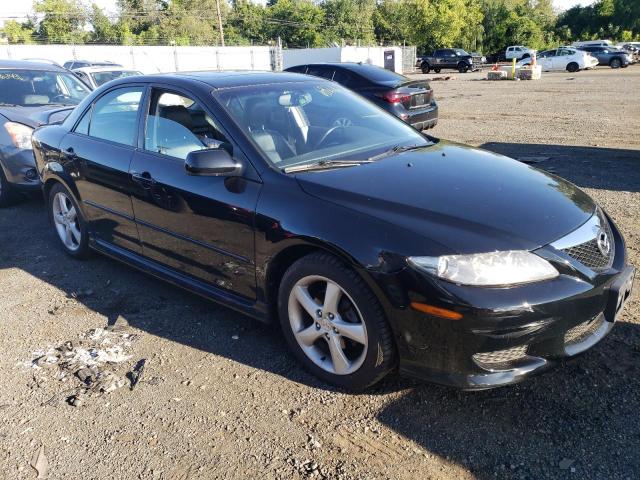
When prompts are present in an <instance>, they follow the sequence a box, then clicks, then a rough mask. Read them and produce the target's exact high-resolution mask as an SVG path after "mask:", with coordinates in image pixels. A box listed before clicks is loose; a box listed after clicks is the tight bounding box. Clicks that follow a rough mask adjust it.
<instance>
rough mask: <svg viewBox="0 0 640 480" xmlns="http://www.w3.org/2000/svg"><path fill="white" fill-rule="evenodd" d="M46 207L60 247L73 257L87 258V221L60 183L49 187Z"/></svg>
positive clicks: (69, 193) (71, 196) (88, 251)
mask: <svg viewBox="0 0 640 480" xmlns="http://www.w3.org/2000/svg"><path fill="white" fill-rule="evenodd" d="M47 209H48V211H49V220H50V221H51V224H52V225H53V228H54V233H55V235H56V237H57V238H58V240H59V241H60V245H61V246H62V249H63V250H64V251H65V252H66V253H67V254H68V255H70V256H72V257H74V258H79V259H83V258H87V257H88V256H89V253H90V250H89V233H88V229H87V223H86V222H85V220H84V217H83V216H82V211H81V210H80V208H78V204H77V203H76V201H75V199H74V198H73V195H72V194H71V192H69V190H67V189H66V188H65V186H64V185H62V184H61V183H56V184H55V185H54V186H53V187H51V190H50V191H49V198H48V203H47Z"/></svg>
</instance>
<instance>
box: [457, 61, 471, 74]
mask: <svg viewBox="0 0 640 480" xmlns="http://www.w3.org/2000/svg"><path fill="white" fill-rule="evenodd" d="M468 71H469V65H467V64H466V63H463V62H460V63H459V64H458V72H460V73H467V72H468Z"/></svg>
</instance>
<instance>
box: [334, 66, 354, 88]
mask: <svg viewBox="0 0 640 480" xmlns="http://www.w3.org/2000/svg"><path fill="white" fill-rule="evenodd" d="M333 81H334V82H338V83H339V84H341V85H344V86H345V87H351V86H353V85H354V83H355V82H354V79H353V76H352V75H351V74H350V73H349V72H345V71H344V70H340V69H336V71H335V72H334V74H333Z"/></svg>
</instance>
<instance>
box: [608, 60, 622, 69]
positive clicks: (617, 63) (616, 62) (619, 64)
mask: <svg viewBox="0 0 640 480" xmlns="http://www.w3.org/2000/svg"><path fill="white" fill-rule="evenodd" d="M609 66H610V67H611V68H620V67H622V62H621V61H620V59H619V58H613V59H611V62H610V63H609Z"/></svg>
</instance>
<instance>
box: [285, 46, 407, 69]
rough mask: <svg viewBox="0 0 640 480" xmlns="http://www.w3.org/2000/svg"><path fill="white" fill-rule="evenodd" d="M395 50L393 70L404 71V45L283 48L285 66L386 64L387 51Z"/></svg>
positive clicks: (380, 65)
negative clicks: (357, 63) (342, 63)
mask: <svg viewBox="0 0 640 480" xmlns="http://www.w3.org/2000/svg"><path fill="white" fill-rule="evenodd" d="M390 50H392V51H393V56H394V61H393V70H395V71H396V72H398V73H402V47H335V48H301V49H291V50H283V51H282V55H283V59H284V68H289V67H294V66H296V65H302V64H304V63H322V62H362V63H370V64H372V65H377V66H379V67H384V66H385V55H387V53H386V52H389V51H390Z"/></svg>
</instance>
